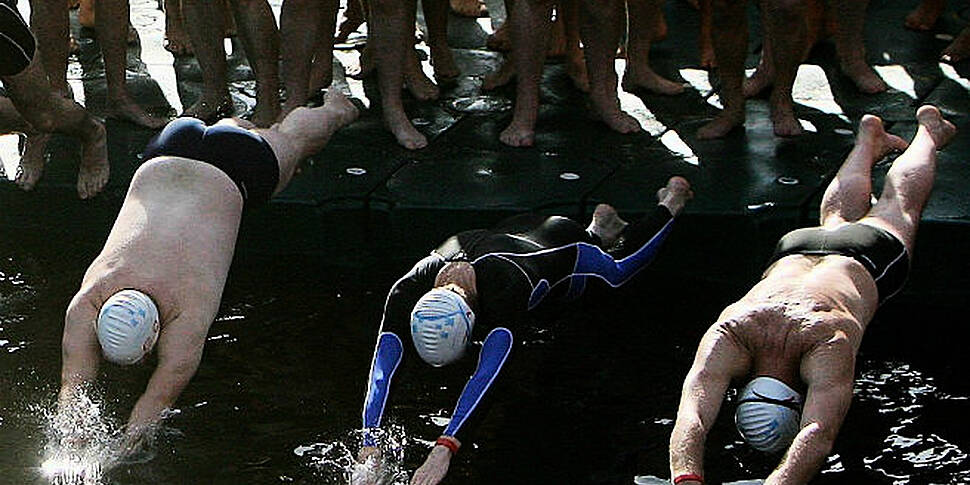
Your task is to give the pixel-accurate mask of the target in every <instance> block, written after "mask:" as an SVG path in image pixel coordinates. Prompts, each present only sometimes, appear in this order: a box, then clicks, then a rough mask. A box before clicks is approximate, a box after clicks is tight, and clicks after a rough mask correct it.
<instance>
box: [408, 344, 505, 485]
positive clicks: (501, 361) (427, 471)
mask: <svg viewBox="0 0 970 485" xmlns="http://www.w3.org/2000/svg"><path fill="white" fill-rule="evenodd" d="M511 351H512V332H511V331H510V330H509V329H507V328H505V327H498V328H496V329H494V330H492V331H491V332H489V334H488V337H486V338H485V342H484V343H482V351H481V353H479V355H478V367H477V368H476V369H475V373H474V374H473V375H472V377H471V379H469V380H468V383H467V384H465V388H464V389H463V390H462V391H461V397H460V398H458V404H457V405H456V406H455V411H454V412H453V413H452V415H451V422H450V423H449V424H448V427H447V428H445V432H444V434H442V435H441V437H440V438H438V440H437V442H436V444H435V446H434V448H432V449H431V454H429V455H428V458H427V460H425V462H424V464H423V465H421V468H418V470H417V471H415V472H414V477H413V478H412V479H411V485H437V484H438V483H439V482H441V480H442V479H444V478H445V474H447V473H448V466H449V465H450V463H451V457H452V456H453V455H454V454H455V452H457V451H458V448H459V447H460V446H461V441H459V438H458V437H459V436H467V435H468V434H469V432H470V430H469V427H470V425H469V419H471V418H472V416H473V414H474V413H475V412H476V411H480V404H481V402H482V399H483V398H484V397H485V394H486V393H487V392H488V391H489V390H490V389H491V388H492V386H493V384H494V383H495V379H496V378H497V377H498V375H499V373H500V372H501V371H502V368H503V367H504V366H505V361H506V360H507V359H508V357H509V353H510V352H511Z"/></svg>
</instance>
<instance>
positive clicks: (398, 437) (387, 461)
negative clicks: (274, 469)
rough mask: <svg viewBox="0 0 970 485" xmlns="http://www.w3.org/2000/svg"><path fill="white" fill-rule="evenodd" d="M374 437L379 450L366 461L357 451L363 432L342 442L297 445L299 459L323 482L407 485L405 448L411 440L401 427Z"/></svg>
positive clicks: (381, 432) (388, 429)
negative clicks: (363, 460) (359, 459)
mask: <svg viewBox="0 0 970 485" xmlns="http://www.w3.org/2000/svg"><path fill="white" fill-rule="evenodd" d="M370 434H371V437H373V438H374V439H375V440H376V442H377V446H378V449H379V450H380V451H379V453H377V454H376V455H374V456H371V457H368V458H367V459H366V461H365V462H363V463H360V462H358V460H357V450H359V449H360V448H361V446H362V444H363V442H364V431H363V430H357V431H354V432H352V433H350V434H349V435H348V436H347V437H345V438H344V439H343V440H335V441H325V442H320V443H313V444H310V445H303V446H298V447H296V448H295V449H294V450H293V453H294V454H295V455H296V456H299V457H301V458H303V459H305V460H307V461H308V464H309V466H310V467H311V468H313V469H314V471H315V472H316V474H317V475H318V476H319V477H320V478H321V479H322V482H321V483H327V484H338V483H339V484H346V483H350V484H352V485H407V483H408V474H407V471H405V470H404V466H403V462H404V448H405V445H407V444H408V442H409V441H410V439H409V438H408V436H407V435H406V434H405V432H404V427H403V426H400V425H391V426H386V427H385V428H384V429H379V430H371V431H370Z"/></svg>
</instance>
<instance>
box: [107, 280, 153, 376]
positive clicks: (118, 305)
mask: <svg viewBox="0 0 970 485" xmlns="http://www.w3.org/2000/svg"><path fill="white" fill-rule="evenodd" d="M96 330H97V333H98V342H100V343H101V352H102V353H103V354H104V358H105V359H107V360H108V361H109V362H114V363H115V364H120V365H131V364H134V363H135V362H138V361H139V360H141V358H142V357H144V356H145V355H146V354H148V352H150V351H151V350H152V347H154V346H155V341H156V340H158V330H159V322H158V308H157V307H156V306H155V302H153V301H152V299H151V298H150V297H149V296H148V295H146V294H144V293H142V292H140V291H138V290H122V291H119V292H117V293H115V294H114V295H112V296H111V298H108V300H107V301H105V302H104V305H102V306H101V312H99V313H98V323H97V327H96Z"/></svg>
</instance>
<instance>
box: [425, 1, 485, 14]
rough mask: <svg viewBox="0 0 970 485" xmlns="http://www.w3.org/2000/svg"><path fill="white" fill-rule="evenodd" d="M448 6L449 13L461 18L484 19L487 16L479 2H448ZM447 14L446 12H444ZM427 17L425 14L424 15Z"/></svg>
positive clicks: (483, 6)
mask: <svg viewBox="0 0 970 485" xmlns="http://www.w3.org/2000/svg"><path fill="white" fill-rule="evenodd" d="M448 5H450V6H451V11H452V12H455V14H457V15H461V16H462V17H484V16H486V15H488V9H487V8H485V4H484V3H482V2H481V0H449V1H448ZM445 13H446V14H447V13H448V11H447V10H446V11H445ZM425 15H427V13H426V14H425Z"/></svg>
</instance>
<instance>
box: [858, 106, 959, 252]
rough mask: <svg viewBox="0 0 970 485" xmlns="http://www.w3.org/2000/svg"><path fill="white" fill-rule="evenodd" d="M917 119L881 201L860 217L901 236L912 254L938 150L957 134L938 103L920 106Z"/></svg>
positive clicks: (931, 184)
mask: <svg viewBox="0 0 970 485" xmlns="http://www.w3.org/2000/svg"><path fill="white" fill-rule="evenodd" d="M916 119H917V121H918V122H919V129H918V130H917V132H916V136H914V137H913V141H912V142H910V144H909V148H907V149H906V151H905V152H903V154H902V155H900V156H899V158H897V159H896V160H895V161H894V162H893V165H892V167H891V168H890V169H889V173H887V174H886V182H885V185H883V189H882V194H881V195H880V196H879V201H878V202H877V203H876V205H875V206H873V208H872V210H871V211H869V214H868V215H867V216H866V217H864V218H862V219H861V222H865V223H866V224H870V225H873V226H877V227H880V228H882V229H885V230H887V231H889V232H890V233H892V234H893V235H895V236H896V237H898V238H899V240H900V241H902V242H903V244H904V245H905V246H906V249H907V250H908V251H909V253H910V254H913V246H914V244H915V243H916V228H917V226H918V225H919V220H920V216H921V215H922V213H923V207H924V206H925V205H926V201H927V199H929V197H930V191H931V190H932V189H933V178H934V177H935V175H936V150H938V149H939V148H942V147H943V146H944V145H946V144H947V143H949V141H950V140H951V139H952V138H953V135H954V134H955V133H956V128H955V127H954V126H953V124H951V123H950V122H949V121H947V120H945V119H943V116H942V115H941V114H940V110H938V109H937V108H936V107H935V106H930V105H924V106H922V107H920V108H919V110H918V111H917V112H916Z"/></svg>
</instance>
